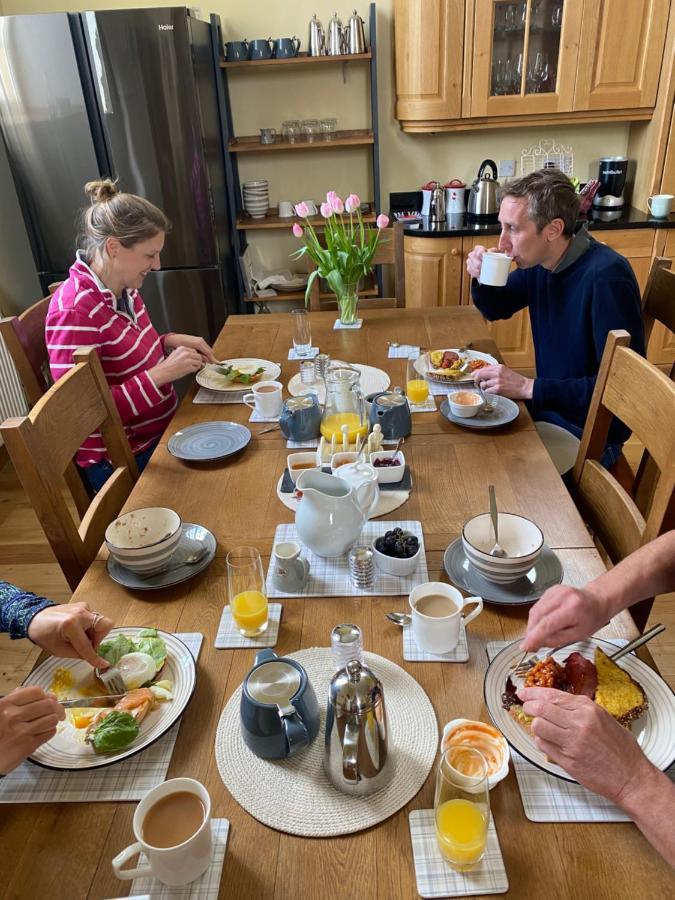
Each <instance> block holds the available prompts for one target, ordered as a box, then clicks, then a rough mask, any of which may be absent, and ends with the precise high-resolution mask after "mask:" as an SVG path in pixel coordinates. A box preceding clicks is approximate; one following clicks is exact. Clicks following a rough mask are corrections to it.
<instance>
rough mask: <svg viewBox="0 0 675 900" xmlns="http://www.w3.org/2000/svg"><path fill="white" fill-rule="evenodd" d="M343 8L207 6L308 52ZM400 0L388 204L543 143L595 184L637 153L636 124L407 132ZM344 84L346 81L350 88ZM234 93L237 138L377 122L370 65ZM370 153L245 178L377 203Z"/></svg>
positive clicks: (55, 4)
mask: <svg viewBox="0 0 675 900" xmlns="http://www.w3.org/2000/svg"><path fill="white" fill-rule="evenodd" d="M0 3H2V8H3V10H4V13H5V14H8V15H9V14H18V13H27V12H53V11H58V10H62V9H63V8H64V6H67V8H68V9H70V10H73V11H75V10H82V9H105V8H108V9H109V8H111V7H117V8H125V7H126V8H138V7H139V6H156V7H157V6H165V5H167V4H166V3H163V2H157V0H151V2H145V3H143V2H139V0H127V2H122V0H85V2H83V3H76V2H71V3H68V2H67V0H66V2H65V3H64V0H0ZM335 6H336V7H337V9H338V12H339V14H340V15H341V17H342V19H343V21H346V19H347V18H348V16H349V14H350V12H351V9H352V7H353V2H352V0H350V2H349V3H346V2H343V4H342V6H340V5H339V4H337V5H334V4H333V2H332V0H331V3H330V4H328V3H326V2H325V0H324V3H318V4H317V3H316V0H294V2H293V3H279V2H278V0H248V2H232V0H230V2H225V0H211V3H210V5H207V4H206V3H203V4H202V7H201V8H202V11H203V13H204V16H205V17H206V14H207V13H208V12H211V11H213V12H216V13H219V14H220V16H221V19H222V23H223V31H224V35H225V39H238V38H255V37H261V38H263V37H267V36H268V35H270V34H271V35H272V36H281V35H289V36H290V35H292V34H297V35H298V36H299V37H300V38H301V40H302V42H303V49H305V45H306V41H307V31H308V22H309V20H310V18H311V16H312V13H314V12H316V13H317V15H318V17H319V18H320V19H321V20H322V21H323V23H324V25H326V26H327V24H328V20H329V19H330V17H331V15H332V13H333V10H334V8H335ZM392 6H393V3H392V0H379V2H378V4H377V10H378V13H377V23H378V35H377V42H378V81H379V91H378V94H379V106H380V162H381V189H382V201H383V206H384V207H385V208H386V207H387V205H388V194H389V192H390V191H392V190H415V189H417V188H418V187H419V186H420V184H421V183H422V182H423V181H426V180H428V179H429V178H439V179H441V180H448V179H450V178H462V179H463V180H464V181H470V180H472V179H473V178H474V177H475V173H476V170H477V168H478V165H479V163H480V162H481V160H482V159H484V158H485V157H487V156H489V157H492V158H493V159H495V160H497V161H499V160H500V159H516V160H520V154H521V151H522V149H523V148H525V147H529V146H530V145H531V144H532V143H535V142H538V141H539V139H540V138H553V139H554V140H557V141H559V142H561V143H564V144H565V145H571V146H572V148H573V151H574V156H575V170H576V174H577V175H578V177H579V178H580V179H581V180H582V181H585V180H587V179H588V178H589V177H590V176H593V175H594V174H595V172H596V171H597V163H596V162H595V161H597V159H598V157H599V156H600V155H605V154H623V153H625V152H626V149H627V146H628V135H629V126H628V125H625V124H621V125H578V126H569V125H567V126H561V127H559V128H548V127H535V128H523V129H516V128H511V129H505V130H504V131H484V132H478V131H477V132H475V133H466V134H458V135H447V134H437V135H405V134H403V133H402V132H401V131H400V129H399V127H398V123H397V121H396V119H395V118H394V101H395V98H394V69H393V55H392V53H393V41H392V38H393V22H392V16H393V13H392ZM357 8H358V11H359V13H360V14H361V15H362V16H363V17H364V18H365V19H367V11H368V6H367V3H365V2H364V0H359V3H358V4H357ZM343 77H344V82H343ZM230 87H231V93H232V100H233V114H234V124H235V131H236V132H237V133H239V134H254V133H256V132H257V129H258V128H260V127H261V126H274V127H277V128H279V127H280V126H281V122H282V121H283V120H284V119H286V118H305V117H314V116H317V117H320V116H322V115H323V116H326V115H333V116H336V117H337V119H338V127H339V128H358V127H361V126H364V125H365V124H366V123H368V122H369V90H368V78H367V69H366V66H364V65H361V64H357V65H351V66H346V67H344V72H343V68H342V67H332V66H331V67H327V68H326V69H322V70H320V71H319V70H317V69H315V68H312V69H308V70H305V69H288V70H286V71H284V73H283V77H282V76H281V74H280V73H279V71H278V70H273V71H268V70H262V69H258V70H256V71H253V72H238V71H235V72H231V73H230ZM368 160H369V153H368V151H366V150H362V149H354V150H347V151H337V150H334V151H324V152H321V153H315V154H313V153H309V152H308V153H306V154H305V153H293V154H290V153H289V154H279V155H276V154H275V155H274V157H273V158H272V156H271V155H267V156H255V155H251V156H250V157H249V158H248V159H245V160H242V162H241V166H240V175H241V178H242V181H245V180H248V179H249V178H267V179H268V180H269V182H270V195H271V200H272V201H273V202H276V201H278V200H279V199H291V200H296V201H297V200H299V199H305V198H310V197H311V198H318V197H321V196H323V195H324V194H325V192H326V191H327V190H328V189H330V188H334V189H335V190H337V191H338V192H342V193H347V192H348V191H349V190H354V191H356V192H357V193H360V194H361V196H362V197H363V198H364V199H366V198H368V197H370V196H372V185H371V179H370V175H369V171H368V169H369V167H368ZM255 245H256V246H257V247H258V249H259V250H260V251H261V253H262V256H263V260H264V261H265V262H266V263H268V264H269V265H275V266H277V265H279V264H281V263H282V262H283V261H284V260H286V257H287V253H288V250H289V249H292V248H293V246H294V244H293V242H292V239H290V238H288V239H281V240H280V237H279V234H278V233H276V234H271V235H266V236H262V235H258V236H256V239H255Z"/></svg>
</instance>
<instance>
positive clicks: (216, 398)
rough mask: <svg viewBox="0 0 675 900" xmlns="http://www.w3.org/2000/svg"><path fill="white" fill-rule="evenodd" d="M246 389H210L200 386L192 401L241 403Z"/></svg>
mask: <svg viewBox="0 0 675 900" xmlns="http://www.w3.org/2000/svg"><path fill="white" fill-rule="evenodd" d="M245 393H246V391H212V390H211V389H210V388H205V387H200V388H199V390H198V391H197V393H196V394H195V395H194V398H193V400H192V402H193V403H243V402H244V401H243V400H242V397H243V396H244V394H245Z"/></svg>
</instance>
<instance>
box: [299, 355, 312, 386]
mask: <svg viewBox="0 0 675 900" xmlns="http://www.w3.org/2000/svg"><path fill="white" fill-rule="evenodd" d="M315 380H316V376H315V374H314V362H313V360H311V359H303V361H302V362H301V363H300V381H301V382H302V384H314V381H315Z"/></svg>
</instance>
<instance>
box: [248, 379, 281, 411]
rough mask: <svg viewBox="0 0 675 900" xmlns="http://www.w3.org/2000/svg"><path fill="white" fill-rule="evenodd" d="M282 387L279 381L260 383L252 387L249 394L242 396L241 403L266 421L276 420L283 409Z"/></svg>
mask: <svg viewBox="0 0 675 900" xmlns="http://www.w3.org/2000/svg"><path fill="white" fill-rule="evenodd" d="M282 387H283V385H282V384H281V382H280V381H260V382H258V384H254V385H253V387H252V388H251V393H250V394H244V396H243V397H242V401H243V402H244V403H245V404H246V405H247V406H250V407H251V409H254V410H255V411H256V412H257V413H258V415H261V416H264V418H266V419H272V418H275V419H278V418H279V416H280V415H281V409H282V407H283V401H282V399H281V390H282Z"/></svg>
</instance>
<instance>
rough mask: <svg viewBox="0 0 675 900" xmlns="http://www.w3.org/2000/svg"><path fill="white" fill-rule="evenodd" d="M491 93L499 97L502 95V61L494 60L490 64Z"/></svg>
mask: <svg viewBox="0 0 675 900" xmlns="http://www.w3.org/2000/svg"><path fill="white" fill-rule="evenodd" d="M492 93H493V95H496V96H499V95H500V94H503V93H504V60H503V59H496V60H495V61H494V62H493V63H492Z"/></svg>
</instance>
